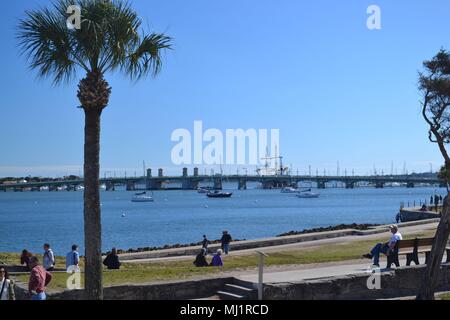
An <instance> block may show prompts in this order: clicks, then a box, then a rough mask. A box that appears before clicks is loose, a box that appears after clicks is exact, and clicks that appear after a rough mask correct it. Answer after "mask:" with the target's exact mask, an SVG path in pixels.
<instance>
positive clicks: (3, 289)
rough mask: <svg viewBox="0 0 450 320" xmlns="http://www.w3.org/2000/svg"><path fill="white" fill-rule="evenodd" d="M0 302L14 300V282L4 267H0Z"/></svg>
mask: <svg viewBox="0 0 450 320" xmlns="http://www.w3.org/2000/svg"><path fill="white" fill-rule="evenodd" d="M0 300H16V296H15V293H14V282H13V281H12V280H10V279H9V275H8V271H7V270H6V268H5V267H0Z"/></svg>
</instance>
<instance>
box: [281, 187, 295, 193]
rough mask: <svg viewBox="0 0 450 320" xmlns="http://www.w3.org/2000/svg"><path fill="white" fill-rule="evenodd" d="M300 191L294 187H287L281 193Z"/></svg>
mask: <svg viewBox="0 0 450 320" xmlns="http://www.w3.org/2000/svg"><path fill="white" fill-rule="evenodd" d="M297 192H298V189H296V188H294V187H285V188H283V189H281V193H297Z"/></svg>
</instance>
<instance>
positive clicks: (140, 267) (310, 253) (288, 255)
mask: <svg viewBox="0 0 450 320" xmlns="http://www.w3.org/2000/svg"><path fill="white" fill-rule="evenodd" d="M433 233H434V232H433V231H428V232H422V233H418V234H412V235H410V236H409V237H408V238H415V237H429V236H433ZM378 240H380V241H385V240H386V239H385V237H380V238H379V239H378ZM378 240H362V241H354V242H351V243H345V244H333V245H326V246H325V245H324V246H318V247H314V248H302V249H297V250H290V251H281V252H278V253H269V257H268V258H266V266H283V265H304V264H312V263H323V262H337V261H344V260H353V259H359V258H360V257H361V255H362V254H364V253H367V251H368V249H369V248H371V247H372V246H373V245H374V243H375V242H376V241H378ZM18 258H19V255H18V254H0V261H3V262H8V261H9V262H15V263H17V261H18ZM193 260H194V258H192V259H191V260H180V261H167V262H148V263H133V264H123V265H122V268H121V270H114V271H108V270H105V271H104V273H103V277H104V280H103V281H104V286H112V285H119V284H126V283H146V282H154V281H162V280H183V279H189V278H195V277H198V276H204V275H208V276H211V277H213V276H219V275H220V274H221V273H222V272H227V271H240V270H249V269H255V268H256V266H257V265H258V261H259V258H258V257H257V255H255V254H253V255H241V256H228V257H224V264H225V266H224V267H223V268H212V267H207V268H197V267H195V266H194V265H193V264H192V261H193ZM57 266H58V267H62V266H65V262H64V258H62V257H58V259H57ZM81 267H83V266H81ZM67 277H68V275H67V274H65V273H55V274H54V278H53V281H52V282H51V284H50V286H49V288H48V289H49V290H61V289H64V288H66V281H67ZM82 279H83V277H82ZM18 280H20V281H22V282H27V281H28V276H26V275H23V276H19V277H18ZM82 282H83V281H82Z"/></svg>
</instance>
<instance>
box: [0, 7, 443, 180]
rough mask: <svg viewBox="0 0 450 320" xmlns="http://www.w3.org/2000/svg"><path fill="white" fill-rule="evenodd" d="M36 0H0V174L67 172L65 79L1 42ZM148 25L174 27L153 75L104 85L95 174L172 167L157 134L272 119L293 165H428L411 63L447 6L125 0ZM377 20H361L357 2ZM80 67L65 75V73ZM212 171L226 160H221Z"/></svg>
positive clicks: (439, 33) (73, 150) (73, 165)
mask: <svg viewBox="0 0 450 320" xmlns="http://www.w3.org/2000/svg"><path fill="white" fill-rule="evenodd" d="M49 3H50V1H47V0H39V1H38V0H17V1H14V2H9V3H8V4H6V3H5V4H4V5H3V6H2V19H0V35H1V39H2V50H1V51H0V67H1V68H0V70H1V71H2V72H1V73H0V90H1V97H2V99H1V101H0V124H1V132H2V136H1V138H0V150H1V157H0V176H7V175H27V174H32V175H60V174H66V173H71V174H72V173H73V174H78V172H79V171H80V168H81V166H82V161H83V125H84V122H83V114H82V112H81V111H80V110H78V109H76V108H75V107H76V106H77V105H78V104H79V103H78V101H77V98H76V85H77V82H74V83H72V84H70V85H63V86H58V87H53V86H52V84H51V81H50V80H48V81H41V80H37V79H36V76H35V74H34V73H33V72H30V71H29V70H28V69H27V67H26V63H25V60H24V58H22V57H20V56H19V54H18V50H17V41H16V40H15V37H14V35H15V26H16V24H17V19H18V18H20V17H22V16H23V12H24V10H26V9H30V8H37V7H39V6H40V5H48V4H49ZM132 3H133V6H134V8H135V9H136V10H137V11H138V12H139V13H140V15H141V16H142V18H143V19H144V21H145V26H148V28H149V29H150V30H151V31H157V32H165V33H167V34H168V35H170V36H172V37H174V43H175V46H174V50H173V51H172V52H168V53H167V54H165V57H164V60H165V65H164V68H163V71H162V73H161V75H160V76H159V77H158V78H157V79H151V78H148V79H145V80H143V81H141V82H139V83H138V84H132V83H130V82H129V81H128V80H125V79H124V78H123V77H122V76H121V75H120V74H108V75H107V79H108V80H109V82H110V84H111V85H112V87H113V94H112V97H111V101H110V105H109V106H108V108H107V109H106V110H105V112H104V114H103V120H102V150H101V165H102V172H103V171H108V170H117V171H118V172H119V171H122V172H123V171H125V170H127V171H128V174H134V172H133V170H137V171H138V173H141V172H142V160H144V159H145V161H146V162H147V164H148V166H151V167H153V168H157V167H164V168H166V169H167V170H169V171H170V172H172V173H178V172H179V171H180V170H181V169H180V168H177V167H174V166H173V165H172V163H171V159H170V151H171V149H172V147H173V146H174V143H173V142H171V141H170V135H171V133H172V131H173V130H174V129H176V128H188V129H190V130H192V127H193V121H194V120H203V122H204V125H205V127H207V128H218V129H221V130H225V129H226V128H244V129H247V128H256V129H258V128H268V129H270V128H279V129H280V135H281V151H282V153H283V155H284V157H285V161H286V162H287V163H288V164H292V165H293V167H294V168H299V170H300V172H301V173H303V172H305V171H306V170H307V168H308V165H311V166H312V168H313V171H314V172H315V170H316V168H319V170H320V172H323V169H327V170H328V171H329V172H335V171H336V162H337V161H339V162H340V167H341V173H343V171H344V169H345V168H347V169H348V170H349V172H350V171H351V169H352V168H354V169H355V171H356V172H357V173H361V174H365V173H368V172H369V171H372V170H373V167H374V165H375V166H376V168H377V170H378V172H380V171H381V170H382V169H383V170H384V171H385V172H388V171H390V167H391V161H393V162H394V167H395V168H397V170H398V171H399V172H400V171H402V170H403V163H404V162H405V161H406V164H407V168H408V170H409V171H410V172H411V171H413V170H414V171H416V172H418V171H429V168H430V165H429V163H432V164H433V168H434V169H436V168H437V167H438V165H439V164H440V163H441V162H442V160H441V157H440V154H439V153H438V150H437V147H436V146H435V145H433V144H431V143H429V142H428V140H427V128H426V126H425V124H424V121H423V120H422V118H421V116H420V104H419V99H420V96H419V94H418V92H417V88H416V83H417V71H418V70H419V69H420V68H421V63H422V61H423V60H425V59H428V58H431V57H432V56H433V55H434V54H435V53H436V52H437V51H438V50H439V49H440V48H441V47H444V48H447V49H450V35H449V32H448V31H449V30H450V3H449V2H448V0H433V1H414V2H411V1H406V0H397V1H390V0H389V1H387V0H386V1H385V0H371V1H365V0H346V1H324V0H319V1H298V0H286V1H275V0H246V1H211V0H196V1H185V0H167V1H166V0H165V1H148V0H134V1H132ZM371 4H376V5H379V6H380V7H381V10H382V29H381V30H372V31H370V30H368V29H367V28H366V19H367V17H368V15H367V14H366V9H367V7H368V6H369V5H371ZM82 76H83V74H82V73H80V74H79V78H81V77H82ZM226 170H234V169H232V168H229V169H226Z"/></svg>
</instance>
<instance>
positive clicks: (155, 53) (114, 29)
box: [17, 0, 172, 300]
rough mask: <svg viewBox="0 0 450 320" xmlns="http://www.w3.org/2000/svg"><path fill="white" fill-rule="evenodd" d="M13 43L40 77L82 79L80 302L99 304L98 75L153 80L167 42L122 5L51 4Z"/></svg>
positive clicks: (113, 0)
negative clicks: (76, 12)
mask: <svg viewBox="0 0 450 320" xmlns="http://www.w3.org/2000/svg"><path fill="white" fill-rule="evenodd" d="M71 5H76V6H78V8H80V9H81V25H80V26H81V28H80V29H74V28H69V27H68V18H69V17H70V15H69V14H68V13H67V11H68V8H69V6H71ZM17 38H18V41H19V46H20V49H21V52H22V54H24V55H26V57H27V58H28V62H29V67H30V68H31V69H34V70H36V71H37V73H38V75H39V76H40V77H44V78H47V77H50V78H52V79H53V82H54V84H60V83H63V82H69V81H71V80H73V79H74V78H75V77H76V74H77V73H78V72H80V71H81V72H84V73H85V74H86V76H85V78H84V79H82V80H81V81H80V82H79V85H78V94H77V96H78V99H79V101H80V103H81V108H82V109H83V110H84V113H85V132H84V138H85V143H84V183H85V190H84V241H85V250H86V251H85V259H86V266H85V297H86V298H87V299H89V300H95V299H102V298H103V286H102V261H101V216H100V192H99V153H100V117H101V114H102V111H103V109H104V108H105V107H106V106H107V105H108V102H109V98H110V95H111V88H110V86H109V85H108V82H107V81H106V80H105V79H104V75H105V74H106V73H107V72H112V71H121V72H122V73H123V74H124V75H126V76H127V77H129V78H130V79H131V80H137V79H140V78H142V77H144V76H146V75H149V74H151V75H153V76H156V75H157V74H158V73H159V71H160V69H161V63H162V61H161V53H162V51H164V50H165V49H171V42H172V41H171V40H172V39H171V38H170V37H168V36H166V35H164V34H159V33H151V34H149V35H146V34H144V33H143V31H142V29H141V19H140V18H139V17H138V15H137V13H136V12H135V11H134V10H133V9H132V8H131V6H130V4H129V3H127V2H124V1H122V0H71V1H70V0H55V1H53V2H52V5H51V7H50V8H43V9H39V10H32V11H26V12H25V18H24V19H22V20H20V21H19V24H18V35H17Z"/></svg>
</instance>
